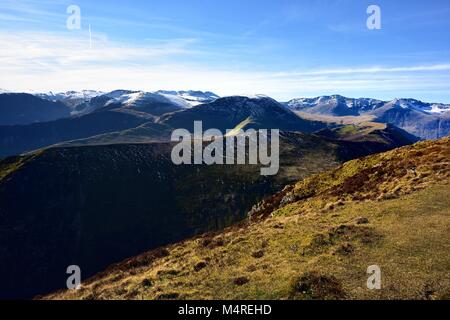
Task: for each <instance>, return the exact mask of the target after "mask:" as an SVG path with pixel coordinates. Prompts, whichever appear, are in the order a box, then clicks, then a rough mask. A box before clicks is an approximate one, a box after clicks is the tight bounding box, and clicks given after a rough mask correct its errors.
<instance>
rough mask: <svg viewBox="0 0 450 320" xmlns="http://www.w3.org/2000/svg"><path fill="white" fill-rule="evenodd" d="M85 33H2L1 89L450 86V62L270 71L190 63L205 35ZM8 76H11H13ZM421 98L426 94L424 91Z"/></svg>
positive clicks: (383, 92) (274, 90)
mask: <svg viewBox="0 0 450 320" xmlns="http://www.w3.org/2000/svg"><path fill="white" fill-rule="evenodd" d="M93 41H94V45H93V47H92V48H90V47H89V37H88V35H87V33H86V32H85V31H80V32H77V33H50V32H16V33H7V32H0V47H2V50H1V51H0V73H1V74H2V75H3V76H2V77H1V79H0V88H5V89H10V90H17V91H29V90H35V91H48V90H61V91H62V90H71V89H73V90H80V89H90V88H91V89H98V90H104V91H107V90H113V89H117V88H128V89H142V90H158V89H180V90H181V89H198V90H210V91H215V92H217V93H218V94H221V95H233V94H244V93H264V94H268V95H271V96H273V97H274V98H278V99H280V100H287V99H290V98H293V97H298V96H315V95H321V94H332V93H340V94H347V95H352V96H353V95H366V94H367V93H373V96H374V97H379V98H385V97H396V96H403V95H409V93H413V92H416V91H417V92H418V91H421V90H422V91H423V90H427V92H444V91H449V90H450V74H449V72H448V71H449V70H450V63H440V64H432V65H414V66H389V67H386V66H365V67H349V68H329V69H323V68H319V69H309V70H297V71H283V70H280V71H279V72H275V71H265V70H264V68H262V69H261V68H251V69H250V68H247V69H242V68H239V66H237V67H232V66H230V65H228V66H227V65H226V64H223V63H217V62H215V63H211V64H205V63H201V62H199V63H197V64H194V63H189V64H186V63H183V59H185V58H191V57H193V56H197V57H198V56H200V57H202V56H203V55H208V54H212V53H209V52H203V51H199V50H197V49H196V44H197V41H198V40H197V39H195V38H180V39H170V40H169V39H166V40H161V39H156V40H155V39H148V41H146V42H144V43H142V44H136V45H132V44H130V43H126V44H125V43H121V42H117V41H112V40H110V39H109V38H108V37H107V36H106V35H104V34H100V33H99V34H94V37H93ZM5 75H6V76H5ZM417 98H420V97H417Z"/></svg>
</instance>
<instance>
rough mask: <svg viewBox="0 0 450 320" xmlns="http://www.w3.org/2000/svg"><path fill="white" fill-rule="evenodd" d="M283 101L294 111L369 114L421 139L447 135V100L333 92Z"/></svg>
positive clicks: (449, 112) (449, 121) (449, 111)
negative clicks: (347, 95) (392, 98)
mask: <svg viewBox="0 0 450 320" xmlns="http://www.w3.org/2000/svg"><path fill="white" fill-rule="evenodd" d="M285 105H286V106H287V107H288V108H290V109H291V110H294V111H302V112H306V113H310V114H317V115H326V116H335V117H344V116H363V115H370V116H373V117H374V121H378V122H383V123H390V124H393V125H395V126H397V127H399V128H401V129H403V130H406V131H407V132H409V133H411V134H413V135H416V136H418V137H420V138H422V139H438V138H442V137H446V136H448V135H450V104H443V103H427V102H422V101H419V100H416V99H394V100H392V101H381V100H377V99H368V98H359V99H353V98H347V97H343V96H340V95H333V96H322V97H317V98H299V99H293V100H290V101H288V102H286V103H285Z"/></svg>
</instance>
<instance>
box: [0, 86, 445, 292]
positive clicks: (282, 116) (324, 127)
mask: <svg viewBox="0 0 450 320" xmlns="http://www.w3.org/2000/svg"><path fill="white" fill-rule="evenodd" d="M2 99H4V100H2ZM0 101H6V102H5V104H4V105H0V112H1V113H2V115H3V114H4V115H7V114H11V115H12V116H11V117H5V118H2V119H7V120H5V123H6V124H4V125H1V126H0V157H3V158H4V159H3V160H0V255H1V257H2V263H1V264H0V283H2V286H1V288H0V297H1V298H31V297H33V296H34V295H37V294H45V293H48V292H50V291H53V290H56V289H58V288H62V287H64V285H65V279H66V276H67V275H66V274H65V272H64V271H65V268H66V267H67V266H68V265H70V264H79V265H80V266H82V270H83V279H86V278H87V277H90V276H93V275H95V274H96V273H97V272H99V271H101V270H103V269H105V268H107V267H108V266H109V265H111V264H114V263H117V262H119V261H121V260H122V259H126V258H129V257H131V256H134V255H137V254H140V253H142V252H145V251H147V250H152V249H156V251H154V252H153V251H152V253H151V254H150V255H144V256H143V257H139V258H137V259H131V260H127V262H126V265H127V267H120V265H119V267H118V268H122V269H123V270H124V272H125V273H126V272H128V267H130V268H131V269H133V270H134V268H140V267H142V268H146V267H148V266H149V265H151V264H152V263H153V261H154V260H153V259H155V257H156V258H157V259H156V260H155V261H159V260H158V259H159V258H162V259H164V258H166V257H167V252H169V251H170V250H169V249H167V248H164V249H161V250H160V249H157V248H158V247H160V248H161V247H165V246H170V245H173V244H175V243H178V242H179V241H184V240H186V239H190V238H192V237H196V236H198V235H200V234H205V233H208V232H221V230H224V229H225V228H228V227H231V228H233V227H232V226H236V225H239V223H241V222H242V221H245V219H246V217H247V216H248V214H249V213H250V217H251V219H253V218H255V219H261V218H264V219H266V218H267V217H268V216H270V214H271V213H272V212H275V211H276V210H277V209H278V208H285V207H286V206H289V205H290V204H292V203H293V202H292V201H293V200H292V199H296V200H302V199H304V198H302V197H303V196H305V195H302V192H306V196H305V197H306V198H308V199H309V198H310V194H309V192H310V191H311V192H314V193H317V194H319V195H320V194H321V193H320V192H321V190H322V189H320V188H322V186H323V185H327V184H329V183H330V181H333V179H334V178H333V177H336V179H337V181H338V182H339V181H340V182H342V185H338V187H339V188H344V187H345V188H351V187H352V186H353V185H355V186H358V185H360V183H361V181H360V180H357V178H355V177H353V175H354V174H356V172H357V171H364V172H367V173H368V176H370V179H373V180H374V181H377V183H380V184H383V185H386V188H385V190H384V191H383V190H379V191H380V194H379V196H380V195H385V193H387V194H390V193H395V192H394V191H393V190H394V189H396V186H395V183H397V182H396V181H398V180H399V179H400V178H402V177H404V176H405V175H406V176H408V177H409V174H410V172H414V170H416V169H415V168H416V167H415V164H414V163H409V162H408V163H403V162H401V161H399V159H400V155H399V156H397V154H396V153H395V152H396V151H394V152H393V153H390V154H389V159H394V160H392V163H393V164H394V163H395V164H398V166H396V165H392V166H389V164H388V162H380V161H378V160H379V158H376V156H374V158H370V157H369V158H363V157H366V156H369V155H373V154H377V153H380V152H386V151H389V150H392V149H395V148H400V147H403V146H406V145H411V144H413V143H416V142H417V141H418V140H420V139H424V138H426V137H427V136H428V135H431V134H432V132H434V133H433V134H435V135H436V136H439V135H441V134H444V133H445V132H446V131H445V130H447V129H448V127H447V124H448V122H446V120H445V119H448V118H446V117H448V114H449V112H448V110H447V108H448V106H446V105H439V104H426V103H421V102H418V101H416V100H406V99H403V100H401V101H400V100H398V101H397V100H395V101H392V102H383V101H379V100H374V99H348V98H344V97H340V96H333V97H320V98H317V99H296V100H295V101H290V102H288V103H281V102H278V101H276V100H274V99H272V98H270V97H267V96H264V95H256V96H231V97H218V96H217V95H215V94H213V93H211V92H200V91H156V92H144V91H132V90H115V91H112V92H108V93H103V92H97V91H83V92H74V91H73V92H66V93H61V94H53V93H47V94H35V95H30V94H22V93H10V92H8V93H4V94H0ZM30 101H31V103H30ZM12 110H21V111H20V113H15V112H13V111H12ZM36 110H38V111H39V112H37V113H36ZM55 110H56V111H57V112H55ZM402 110H403V113H402V112H401V111H402ZM60 111H61V112H62V113H61V114H60V113H59V112H60ZM17 115H20V117H14V116H17ZM37 115H38V116H39V117H37ZM429 117H436V119H439V121H440V122H439V125H438V128H434V127H433V124H434V123H430V122H429V121H431V120H430V119H431V118H429ZM0 118H1V117H0ZM23 119H27V120H26V121H24V120H23ZM414 119H415V120H414ZM433 119H434V118H433ZM194 121H202V122H203V129H204V130H206V129H209V128H216V129H219V130H221V131H222V132H225V130H227V129H228V130H232V132H238V131H239V130H240V129H242V130H246V129H261V128H264V129H279V130H280V135H281V136H280V170H279V173H278V175H276V176H273V177H263V176H260V175H259V169H260V168H259V166H252V165H228V166H176V165H174V164H173V163H172V161H171V160H170V159H171V157H170V153H171V150H172V147H173V143H172V142H170V135H171V132H172V131H173V130H174V129H178V128H184V129H188V130H190V131H193V123H194ZM414 121H416V122H414ZM433 130H434V131H433ZM446 142H448V139H447V140H440V141H439V142H436V143H435V144H433V142H425V143H424V144H419V145H417V146H418V147H417V148H418V149H420V150H423V152H425V151H426V152H430V153H433V152H434V151H433V150H434V149H433V148H435V149H436V150H437V149H439V150H441V151H442V152H440V153H439V152H438V153H437V154H436V158H433V159H428V158H426V159H425V158H424V157H425V154H424V153H420V154H419V153H417V152H416V151H414V150H415V149H414V148H415V147H411V148H412V149H402V150H403V151H401V150H400V151H399V152H404V153H405V155H406V157H409V156H410V155H412V154H414V155H417V157H418V159H422V158H423V160H424V163H426V165H427V166H429V167H426V168H425V167H424V170H425V169H427V170H428V169H429V170H431V171H432V173H433V175H432V176H433V177H434V178H436V181H438V178H439V177H441V178H442V179H443V180H445V178H446V177H447V176H446V175H445V174H446V171H445V170H444V171H445V172H444V174H443V175H440V173H439V172H441V171H439V170H441V169H442V168H444V169H445V168H446V162H445V161H446V160H445V157H444V156H445V155H446V154H447V153H448V152H447V151H448V150H446V149H445V148H443V147H442V145H443V144H445V143H446ZM397 150H399V149H397ZM405 150H406V151H405ZM411 150H413V151H411ZM434 153H436V152H434ZM434 153H433V154H434ZM352 159H362V160H356V164H357V165H356V166H354V165H353V164H351V165H344V167H343V168H341V169H339V171H334V173H333V174H331V175H330V174H328V173H327V174H325V176H323V175H321V174H323V172H327V170H334V169H335V168H336V167H338V166H340V165H342V164H343V163H344V162H346V161H349V160H352ZM377 159H378V160H377ZM425 160H426V161H425ZM358 161H361V162H358ZM418 161H419V160H418ZM352 163H353V162H352ZM380 163H382V165H383V168H384V169H386V172H385V174H384V175H383V176H378V175H376V174H375V172H376V171H377V170H380V169H379V168H380ZM360 164H361V165H360ZM400 164H402V165H403V167H404V168H403V167H402V165H400ZM417 165H419V164H417ZM441 167H442V168H441ZM377 168H378V169H377ZM440 168H441V169H440ZM347 169H348V171H347ZM425 171H426V170H425ZM425 171H424V173H423V175H420V176H419V177H418V179H419V178H420V179H422V178H423V179H427V177H428V176H427V174H428V173H429V172H428V171H426V172H425ZM383 172H384V171H383ZM419 173H420V172H419ZM315 174H318V176H314V175H315ZM310 177H315V178H311V179H312V180H308V179H310ZM324 177H326V179H325V180H324ZM342 177H344V178H345V179H341V178H342ZM347 178H348V179H347ZM358 178H359V176H358ZM305 179H306V180H305ZM377 179H378V180H377ZM411 179H412V178H411ZM420 179H419V180H420ZM363 180H364V179H363ZM419 180H417V181H419ZM301 181H310V182H308V184H307V185H306V187H304V188H303V187H298V188H296V190H297V191H298V192H297V193H295V194H291V193H290V194H287V192H290V190H292V186H291V184H296V185H298V186H303V185H304V183H303V182H301ZM370 181H371V180H370ZM408 181H409V182H411V183H412V181H416V180H411V181H410V180H408ZM420 181H422V180H420ZM420 181H419V182H420ZM427 181H428V180H427ZM439 181H441V180H439ZM324 183H325V184H324ZM370 186H372V187H373V185H369V184H368V185H367V186H366V185H363V186H362V187H364V188H365V189H364V190H366V189H367V190H369V189H370ZM332 187H333V186H330V189H327V192H331V191H330V190H331V189H332ZM302 188H303V189H304V191H302V190H303V189H302ZM316 188H318V189H317V190H318V191H317V192H316V191H315V190H316ZM319 189H320V190H319ZM391 189H392V190H391ZM308 190H310V191H308ZM339 190H340V189H339ZM345 190H347V189H345ZM352 190H353V189H352ZM386 190H387V191H386ZM353 191H354V190H353ZM391 191H392V192H391ZM336 192H337V191H336ZM342 194H344V193H342ZM328 196H329V195H327V197H328ZM359 196H360V197H362V198H361V199H362V200H361V201H364V195H359ZM335 197H336V199H335V198H333V199H331V198H327V199H326V201H327V203H322V202H321V205H320V206H321V207H320V208H322V207H324V208H325V207H326V206H328V202H333V204H332V205H333V207H336V206H341V205H339V204H338V202H339V201H340V200H343V201H345V199H341V194H335ZM306 198H305V199H306ZM338 198H339V199H338ZM264 199H266V200H264ZM313 200H314V199H313ZM316 200H317V201H319V200H320V201H322V200H321V199H315V200H314V201H313V202H311V203H309V204H305V207H303V204H302V209H301V210H304V209H305V208H306V209H307V208H309V207H308V206H310V205H311V206H315V205H316ZM261 201H262V202H261ZM320 201H319V202H320ZM335 202H336V203H335ZM322 204H323V206H322ZM306 209H305V210H306ZM283 210H284V209H283ZM286 210H288V209H286ZM299 210H300V209H299ZM306 211H307V210H306ZM283 212H284V211H283ZM286 212H287V211H286ZM352 219H353V216H352ZM244 223H245V222H244ZM327 223H329V221H327ZM260 226H262V225H260ZM258 228H259V227H258ZM264 228H265V226H264ZM273 229H274V230H275V229H278V227H273ZM225 230H227V229H225ZM264 230H265V231H267V230H266V229H264ZM269 230H272V227H269ZM424 230H425V229H424ZM300 231H302V230H300ZM267 232H269V231H267ZM269 233H270V232H269ZM208 237H209V236H208ZM358 239H359V238H358ZM216 240H217V239H215V240H212V242H210V243H218V242H217V241H216ZM229 240H230V241H237V242H236V243H238V242H239V241H238V239H229ZM248 240H249V241H251V242H252V243H258V241H259V240H260V239H259V238H258V239H256V238H249V239H248ZM280 241H281V240H280ZM282 241H285V240H282ZM286 241H288V240H286ZM358 241H359V240H358ZM210 243H209V244H205V246H206V247H208V246H209V245H210ZM283 245H284V244H283ZM286 245H287V242H286ZM352 245H354V244H353V243H352ZM217 247H222V245H218V246H217ZM214 248H216V246H215V245H214V246H213V249H214ZM330 248H331V247H330ZM333 248H334V247H333ZM330 250H331V249H330ZM255 255H259V253H258V254H255ZM263 255H264V253H263ZM188 256H189V255H188ZM147 257H148V259H147ZM172 257H173V256H172V255H171V258H172ZM171 258H170V259H171ZM234 258H235V256H234V253H233V256H229V257H228V258H226V259H228V260H227V261H231V260H232V259H234ZM168 259H169V258H168ZM202 259H203V258H202ZM205 259H206V258H205ZM205 259H203V260H205ZM203 260H202V261H197V262H196V264H197V263H199V264H200V263H202V265H204V263H206V265H208V263H209V261H206V260H205V261H206V262H205V261H203ZM189 261H190V260H189ZM217 261H219V262H218V266H219V267H220V266H223V263H224V262H223V261H222V262H220V261H221V260H220V259H219V260H217ZM273 261H276V259H275V260H273ZM175 263H176V264H178V263H179V261H178V260H177V261H175ZM280 263H281V262H280ZM246 267H249V268H250V265H249V266H246ZM203 268H204V267H198V268H197V267H195V269H198V271H200V270H201V269H203ZM112 270H113V272H109V271H108V272H106V274H112V275H114V277H117V283H120V279H121V278H120V276H119V275H117V274H115V273H116V269H114V268H113V269H112ZM152 270H153V269H152ZM159 270H162V271H161V272H163V271H164V270H165V269H164V268H160V269H159ZM230 270H232V269H227V271H226V272H229V271H230ZM178 271H180V270H178ZM178 271H177V270H174V271H173V272H172V269H171V270H168V271H167V275H168V277H169V278H170V277H174V278H176V276H177V275H179V274H180V273H179V272H178ZM133 272H134V271H133ZM151 272H153V271H151ZM155 272H156V273H157V272H158V270H156V271H155ZM180 272H182V273H183V272H184V271H180ZM196 272H197V271H196ZM230 272H231V271H230ZM160 275H161V278H163V279H165V280H164V281H166V280H167V279H166V278H165V276H164V275H162V274H160ZM243 277H244V276H243ZM245 277H247V278H249V277H248V275H245ZM119 278H120V279H119ZM108 281H109V280H108ZM132 281H133V283H134V282H135V281H137V280H136V279H135V278H132ZM149 281H150V282H152V281H153V282H154V281H155V279H154V278H153V273H152V278H151V279H150V280H149ZM158 281H159V280H158ZM238 282H239V281H238ZM105 283H108V282H105ZM164 283H166V282H164ZM218 283H220V282H218ZM229 285H230V283H228V282H227V284H226V285H225V288H229ZM98 286H99V287H101V285H98ZM233 286H234V285H233ZM141 289H142V288H141V287H136V288H134V289H133V292H140V290H141ZM166 289H167V288H165V289H161V290H157V291H158V292H160V291H161V292H160V294H159V293H157V292H156V293H155V294H153V293H151V297H160V295H162V296H161V297H162V298H164V294H166V295H170V294H171V292H169V290H166ZM155 290H156V289H155ZM166 291H167V292H166ZM120 292H122V294H117V296H120V297H123V296H124V295H127V296H130V297H136V296H135V295H134V293H131V292H128V291H127V289H125V288H123V289H122V290H121V291H120ZM236 292H239V290H237V291H236ZM85 293H86V295H88V296H91V297H93V298H97V297H100V296H101V295H99V294H98V293H97V292H93V291H89V290H88V291H86V292H85ZM177 294H178V295H179V296H180V295H181V296H183V295H184V294H185V293H184V292H181V291H180V292H178V293H177ZM105 295H107V296H112V295H111V294H110V293H107V291H105ZM237 297H238V296H237ZM241 297H243V298H245V297H247V296H245V295H242V296H241ZM280 297H281V296H280Z"/></svg>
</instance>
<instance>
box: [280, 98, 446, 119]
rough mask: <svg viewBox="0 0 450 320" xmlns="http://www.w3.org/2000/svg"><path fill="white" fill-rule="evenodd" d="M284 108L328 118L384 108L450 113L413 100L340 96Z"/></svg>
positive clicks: (442, 106)
mask: <svg viewBox="0 0 450 320" xmlns="http://www.w3.org/2000/svg"><path fill="white" fill-rule="evenodd" d="M286 106H288V107H289V108H290V109H291V110H295V111H304V112H308V113H313V114H321V115H329V116H348V115H353V116H357V115H362V114H365V113H370V112H374V111H375V110H377V109H380V108H385V107H388V108H402V109H411V110H416V111H418V112H423V113H426V114H444V113H446V112H449V111H450V105H446V104H442V103H426V102H422V101H419V100H415V99H394V100H392V101H382V100H377V99H370V98H358V99H355V98H347V97H343V96H340V95H333V96H321V97H317V98H297V99H293V100H290V101H288V102H287V103H286Z"/></svg>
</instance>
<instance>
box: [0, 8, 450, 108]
mask: <svg viewBox="0 0 450 320" xmlns="http://www.w3.org/2000/svg"><path fill="white" fill-rule="evenodd" d="M72 5H75V6H77V7H78V8H79V9H80V28H79V29H76V28H75V29H74V28H72V27H73V25H69V26H72V27H70V28H68V26H67V20H68V19H69V22H73V21H75V20H73V16H72V13H73V11H69V12H68V7H69V6H72ZM370 5H377V6H378V7H379V8H380V12H381V20H380V21H381V29H369V28H368V27H367V20H368V18H370V17H371V15H372V12H369V13H368V12H367V9H368V7H369V6H370ZM0 88H2V89H6V90H11V91H27V92H28V91H34V92H45V91H53V92H57V91H68V90H83V89H93V90H101V91H110V90H114V89H130V90H146V91H155V90H159V89H164V90H203V91H213V92H215V93H217V94H219V95H221V96H226V95H236V94H265V95H268V96H271V97H273V98H275V99H278V100H280V101H287V100H289V99H292V98H297V97H315V96H320V95H331V94H341V95H345V96H349V97H372V98H378V99H384V100H390V99H394V98H416V99H420V100H423V101H429V102H444V103H450V1H448V0H428V1H422V0H409V1H404V0H395V1H392V0H372V1H364V0H307V1H306V0H271V1H267V0H164V1H162V0H137V1H132V0H128V1H117V0H115V1H111V0H108V1H105V0H97V1H84V0H71V1H65V0H54V1H50V0H42V1H37V0H1V1H0Z"/></svg>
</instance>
